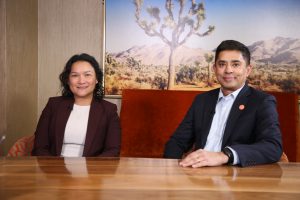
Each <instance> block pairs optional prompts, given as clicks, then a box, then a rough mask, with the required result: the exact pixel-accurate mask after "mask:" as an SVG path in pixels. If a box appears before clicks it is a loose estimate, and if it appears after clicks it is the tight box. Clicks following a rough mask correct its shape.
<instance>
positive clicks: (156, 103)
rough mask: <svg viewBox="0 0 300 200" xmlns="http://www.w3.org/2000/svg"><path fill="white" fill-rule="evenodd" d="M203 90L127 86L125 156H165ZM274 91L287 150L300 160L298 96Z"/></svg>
mask: <svg viewBox="0 0 300 200" xmlns="http://www.w3.org/2000/svg"><path fill="white" fill-rule="evenodd" d="M200 93H203V91H174V90H137V89H125V90H123V91H122V107H121V113H120V118H121V128H122V147H121V156H128V157H149V158H161V157H162V156H163V150H164V146H165V143H166V142H167V140H168V139H169V138H170V136H171V135H172V134H173V132H174V131H175V129H176V128H177V126H178V125H179V123H180V122H181V121H182V119H183V118H184V116H185V114H186V112H187V110H188V109H189V107H190V106H191V104H192V101H193V100H194V98H195V96H196V95H198V94H200ZM270 93H271V94H273V95H274V96H275V97H276V99H277V109H278V112H279V121H280V125H281V130H282V135H283V146H284V152H285V153H286V154H287V156H288V158H289V160H290V161H300V136H299V109H298V96H297V95H296V94H292V93H280V92H270Z"/></svg>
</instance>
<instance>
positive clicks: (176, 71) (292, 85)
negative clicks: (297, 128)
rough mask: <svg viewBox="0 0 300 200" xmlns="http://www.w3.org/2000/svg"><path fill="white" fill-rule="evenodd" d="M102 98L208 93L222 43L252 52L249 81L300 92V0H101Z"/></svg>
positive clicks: (262, 86)
mask: <svg viewBox="0 0 300 200" xmlns="http://www.w3.org/2000/svg"><path fill="white" fill-rule="evenodd" d="M104 4H105V6H104V7H105V61H104V69H105V70H104V71H105V77H104V84H105V94H106V95H121V94H122V89H124V88H135V89H160V90H164V89H172V90H211V89H213V88H216V87H219V84H218V82H217V80H216V78H215V77H214V74H213V73H212V70H211V68H212V66H213V63H214V50H215V48H216V47H217V46H218V44H219V43H220V42H221V41H223V40H227V39H234V40H238V41H240V42H242V43H244V44H246V45H247V46H248V47H249V49H250V51H251V54H252V60H251V63H252V66H253V71H252V73H251V75H250V76H249V79H248V81H249V84H250V85H252V86H253V87H255V88H259V89H262V90H266V91H284V92H296V93H298V94H300V26H299V25H298V21H299V19H300V1H297V0H286V1H282V0H272V1H260V0H244V1H240V0H230V1H229V0H224V1H217V0H206V1H199V0H198V1H197V0H122V1H119V0H109V1H105V3H104Z"/></svg>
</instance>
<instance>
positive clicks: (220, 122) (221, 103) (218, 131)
mask: <svg viewBox="0 0 300 200" xmlns="http://www.w3.org/2000/svg"><path fill="white" fill-rule="evenodd" d="M242 88H243V87H241V88H239V89H238V90H236V91H234V92H232V93H231V94H229V95H227V96H224V94H223V92H222V90H221V89H220V92H219V97H218V102H217V105H216V108H215V115H214V118H213V121H212V124H211V127H210V130H209V134H208V137H207V141H206V144H205V147H204V149H205V150H207V151H213V152H220V151H221V148H222V141H223V136H224V130H225V127H226V122H227V119H228V115H229V113H230V110H231V107H232V104H233V102H234V101H235V99H236V97H237V96H238V94H239V93H240V91H241V90H242ZM229 148H230V147H229ZM230 149H231V150H232V152H233V154H234V156H233V157H234V161H233V164H238V163H239V157H238V155H237V153H236V151H234V150H233V149H232V148H230Z"/></svg>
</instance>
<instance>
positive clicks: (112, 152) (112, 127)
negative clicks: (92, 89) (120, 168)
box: [99, 105, 121, 157]
mask: <svg viewBox="0 0 300 200" xmlns="http://www.w3.org/2000/svg"><path fill="white" fill-rule="evenodd" d="M108 116H109V117H108V125H107V127H108V128H107V132H106V138H105V144H104V149H103V151H102V153H101V154H100V155H99V156H100V157H117V156H119V155H120V146H121V127H120V119H119V116H118V113H117V106H116V105H113V106H112V109H110V110H109V113H108Z"/></svg>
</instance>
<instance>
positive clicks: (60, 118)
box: [55, 99, 74, 156]
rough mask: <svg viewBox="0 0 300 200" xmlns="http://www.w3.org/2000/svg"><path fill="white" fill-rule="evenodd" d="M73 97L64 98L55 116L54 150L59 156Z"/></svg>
mask: <svg viewBox="0 0 300 200" xmlns="http://www.w3.org/2000/svg"><path fill="white" fill-rule="evenodd" d="M73 105H74V99H64V100H63V101H62V103H61V104H60V105H59V107H58V109H57V110H58V112H57V118H56V120H57V121H56V123H57V126H56V130H55V132H56V137H57V139H56V152H57V155H58V156H60V154H61V149H62V145H63V141H64V135H65V129H66V125H67V122H68V119H69V116H70V114H71V111H72V109H73Z"/></svg>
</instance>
